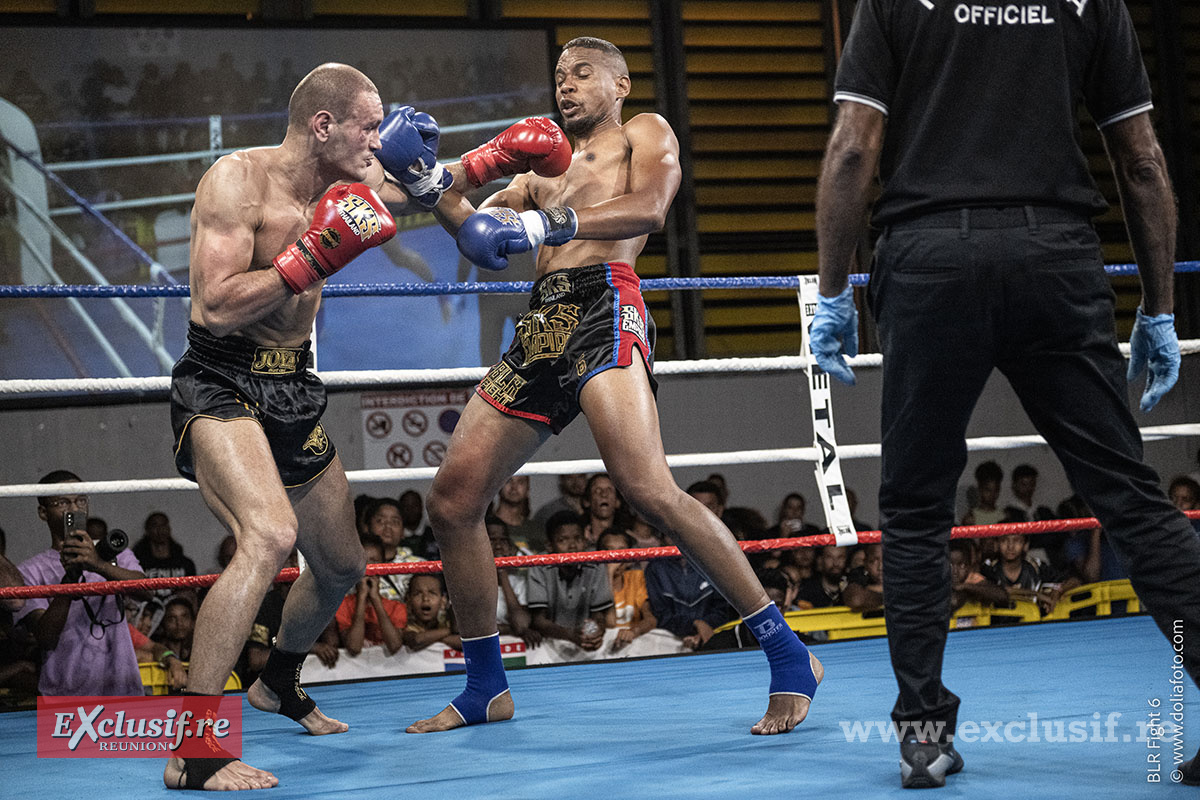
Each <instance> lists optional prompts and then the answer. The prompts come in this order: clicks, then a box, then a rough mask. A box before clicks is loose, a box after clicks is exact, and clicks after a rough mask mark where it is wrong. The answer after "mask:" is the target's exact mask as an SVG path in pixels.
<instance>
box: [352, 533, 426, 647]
mask: <svg viewBox="0 0 1200 800" xmlns="http://www.w3.org/2000/svg"><path fill="white" fill-rule="evenodd" d="M362 547H363V553H364V554H365V555H366V557H367V563H368V564H381V563H383V542H381V541H380V540H379V537H378V536H372V535H371V534H367V535H366V536H364V537H363V539H362ZM334 619H336V620H337V626H338V635H339V636H340V637H341V642H342V647H344V648H346V650H347V651H348V652H349V653H350V655H352V656H356V655H358V654H359V653H361V652H362V649H363V645H377V644H381V645H383V649H384V650H385V651H386V652H387V654H388V655H389V656H390V655H392V654H393V653H395V652H396V651H397V650H399V649H400V648H401V647H402V646H403V645H404V641H403V638H402V635H401V633H400V632H401V631H402V630H404V627H405V626H406V625H407V624H408V609H407V608H405V606H404V604H403V603H400V602H397V601H395V600H389V599H388V598H386V597H383V596H382V595H381V594H380V592H379V576H377V575H364V576H363V577H362V578H360V579H359V581H358V585H357V586H356V587H355V589H354V591H352V592H351V593H350V594H348V595H346V596H345V597H344V598H342V604H341V605H340V606H338V610H337V614H336V615H335V616H334Z"/></svg>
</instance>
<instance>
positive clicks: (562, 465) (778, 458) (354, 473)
mask: <svg viewBox="0 0 1200 800" xmlns="http://www.w3.org/2000/svg"><path fill="white" fill-rule="evenodd" d="M1141 433H1142V440H1143V441H1147V442H1150V441H1159V440H1162V439H1172V438H1177V437H1181V436H1200V424H1194V423H1188V424H1182V425H1154V426H1151V427H1147V428H1142V429H1141ZM1045 443H1046V440H1045V439H1043V438H1042V437H1041V436H1036V435H1035V436H981V437H979V438H976V439H967V449H968V450H971V451H976V450H1016V449H1019V448H1025V447H1038V446H1040V445H1044V444H1045ZM880 449H881V448H880V445H878V444H850V445H839V446H838V456H839V457H841V458H846V459H849V458H877V457H878V456H879V453H880ZM817 457H818V456H817V451H816V448H813V447H785V448H776V449H773V450H734V451H731V452H725V453H683V454H679V455H672V456H667V464H669V465H670V466H671V467H676V468H678V467H709V466H713V467H717V466H730V465H735V464H771V463H776V462H793V461H816V460H817ZM437 470H438V468H437V467H410V468H407V469H360V470H350V471H349V472H347V473H346V478H347V479H348V480H349V481H350V483H385V482H386V483H391V482H395V481H417V480H429V479H431V478H433V476H434V475H435V474H436V473H437ZM604 470H605V466H604V462H603V461H601V460H600V459H598V458H585V459H576V460H571V461H535V462H531V463H529V464H526V465H525V466H524V467H522V468H521V469H519V470H517V473H516V474H517V475H565V474H574V473H581V472H603V471H604ZM196 488H197V486H196V484H195V483H193V482H192V481H189V480H186V479H184V478H148V479H140V480H124V481H83V482H81V483H72V484H71V491H73V492H76V493H78V494H120V493H124V492H169V491H178V490H194V489H196ZM45 493H46V485H45V484H41V483H19V484H12V485H9V486H0V498H6V497H38V496H40V495H44V494H45Z"/></svg>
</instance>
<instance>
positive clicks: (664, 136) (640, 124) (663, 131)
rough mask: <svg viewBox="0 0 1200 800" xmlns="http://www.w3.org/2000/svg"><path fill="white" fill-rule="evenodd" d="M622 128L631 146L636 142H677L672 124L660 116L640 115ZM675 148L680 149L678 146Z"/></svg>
mask: <svg viewBox="0 0 1200 800" xmlns="http://www.w3.org/2000/svg"><path fill="white" fill-rule="evenodd" d="M622 127H623V129H624V131H625V138H627V139H629V142H630V144H633V143H634V142H635V141H636V142H655V141H664V142H665V141H670V142H672V143H674V142H675V141H676V140H675V131H673V130H672V129H671V123H669V122H667V121H666V119H664V118H663V117H662V116H661V115H660V114H638V115H637V116H636V117H633V118H632V119H630V120H629V121H628V122H626V123H625V124H624V125H623V126H622ZM675 146H676V147H678V144H676V145H675Z"/></svg>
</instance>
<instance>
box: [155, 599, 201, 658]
mask: <svg viewBox="0 0 1200 800" xmlns="http://www.w3.org/2000/svg"><path fill="white" fill-rule="evenodd" d="M195 632H196V607H195V606H194V605H192V599H191V598H190V597H187V596H184V595H175V596H173V597H172V598H171V599H170V600H168V601H167V603H166V606H165V610H164V612H163V618H162V624H161V625H159V626H158V631H156V632H155V636H154V640H155V641H157V642H159V643H161V644H162V645H164V646H165V647H166V648H167V649H168V650H170V651H171V652H173V653H175V655H177V656H179V657H180V658H181V659H183V660H184V662H189V661H191V660H192V635H193V634H194V633H195Z"/></svg>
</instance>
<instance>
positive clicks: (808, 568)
mask: <svg viewBox="0 0 1200 800" xmlns="http://www.w3.org/2000/svg"><path fill="white" fill-rule="evenodd" d="M787 553H788V558H787V561H788V563H790V564H792V565H793V566H794V567H795V568H796V570H797V575H796V577H797V580H801V581H803V580H807V579H808V578H811V577H812V574H813V567H814V566H815V565H816V563H817V548H815V547H798V548H796V549H795V550H789V551H787Z"/></svg>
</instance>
